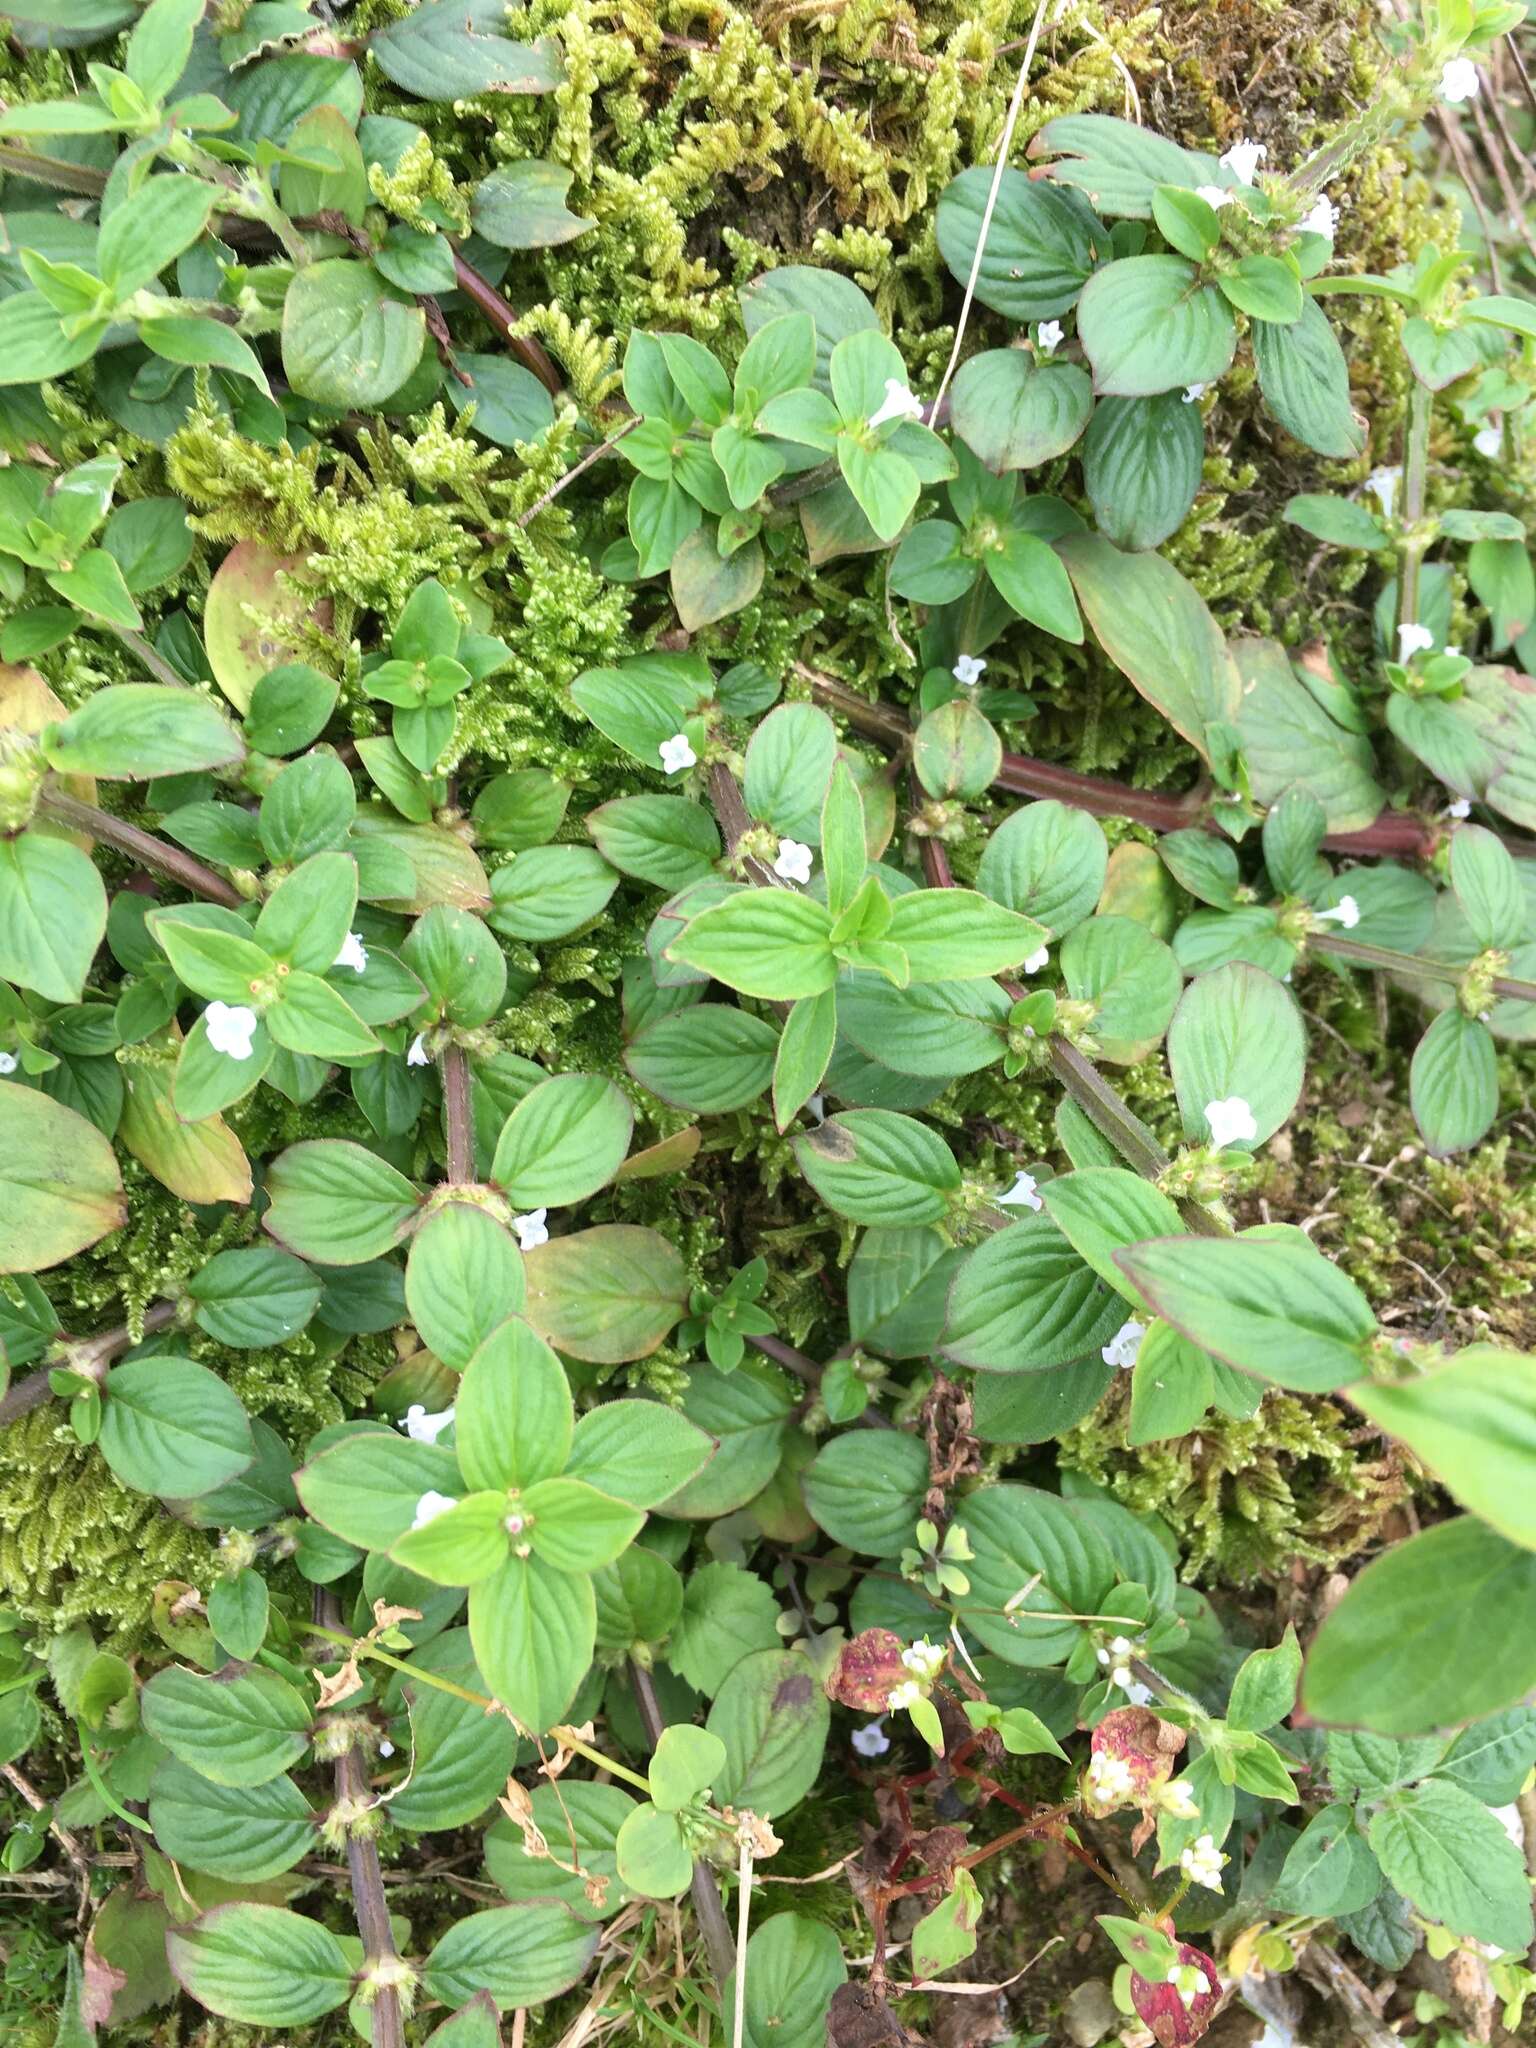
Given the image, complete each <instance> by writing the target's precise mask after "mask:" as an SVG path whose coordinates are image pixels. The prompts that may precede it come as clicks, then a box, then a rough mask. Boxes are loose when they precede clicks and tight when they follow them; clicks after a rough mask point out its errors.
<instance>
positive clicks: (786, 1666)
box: [707, 1650, 831, 1820]
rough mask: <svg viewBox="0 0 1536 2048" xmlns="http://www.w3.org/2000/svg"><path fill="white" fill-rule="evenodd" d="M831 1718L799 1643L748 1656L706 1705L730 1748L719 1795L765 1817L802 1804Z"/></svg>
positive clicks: (711, 1725) (718, 1785)
mask: <svg viewBox="0 0 1536 2048" xmlns="http://www.w3.org/2000/svg"><path fill="white" fill-rule="evenodd" d="M830 1721H831V1709H830V1708H829V1706H828V1704H827V1696H826V1694H825V1693H824V1692H823V1691H822V1689H821V1686H820V1684H819V1682H818V1681H817V1678H816V1673H815V1671H814V1669H813V1668H812V1665H811V1661H810V1659H809V1658H808V1657H807V1656H805V1655H804V1653H803V1652H802V1651H799V1650H760V1651H758V1652H756V1653H755V1654H754V1655H752V1656H750V1657H743V1658H742V1660H741V1662H740V1663H739V1664H738V1665H736V1667H735V1669H734V1670H732V1671H731V1672H730V1674H729V1675H728V1676H727V1678H726V1679H725V1682H724V1683H723V1684H722V1686H721V1687H720V1690H719V1692H718V1693H717V1694H716V1695H715V1700H714V1704H713V1705H712V1706H711V1708H710V1710H709V1721H708V1724H707V1725H708V1727H709V1731H710V1733H711V1734H712V1735H718V1736H719V1738H720V1740H721V1741H722V1742H723V1743H724V1744H725V1753H726V1760H725V1764H724V1767H723V1768H722V1769H721V1771H720V1772H719V1773H718V1775H717V1777H716V1779H715V1798H716V1800H717V1801H718V1802H719V1803H720V1804H721V1805H730V1806H736V1807H741V1808H744V1809H750V1811H752V1812H753V1813H757V1814H760V1815H761V1816H762V1817H763V1819H765V1820H772V1819H773V1818H774V1817H775V1815H777V1814H780V1813H787V1812H788V1811H789V1809H790V1808H791V1807H792V1806H798V1805H799V1803H800V1801H801V1800H802V1799H803V1798H804V1797H805V1796H806V1794H807V1793H808V1792H809V1791H810V1789H811V1787H812V1786H813V1785H814V1784H815V1782H816V1778H817V1774H818V1773H819V1772H820V1770H821V1758H822V1752H823V1750H824V1749H825V1747H826V1741H827V1728H828V1725H829V1723H830Z"/></svg>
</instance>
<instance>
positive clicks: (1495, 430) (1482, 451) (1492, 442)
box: [1472, 420, 1504, 462]
mask: <svg viewBox="0 0 1536 2048" xmlns="http://www.w3.org/2000/svg"><path fill="white" fill-rule="evenodd" d="M1472 446H1473V447H1474V448H1475V449H1476V450H1477V452H1478V454H1479V455H1483V456H1486V457H1487V459H1488V460H1489V461H1490V462H1493V461H1495V460H1497V458H1498V457H1499V456H1500V455H1501V454H1502V453H1503V450H1504V429H1503V428H1502V427H1499V426H1495V425H1494V423H1493V422H1492V421H1491V420H1490V421H1489V423H1488V425H1487V426H1486V427H1479V428H1478V430H1477V432H1476V433H1475V434H1474V435H1473V436H1472Z"/></svg>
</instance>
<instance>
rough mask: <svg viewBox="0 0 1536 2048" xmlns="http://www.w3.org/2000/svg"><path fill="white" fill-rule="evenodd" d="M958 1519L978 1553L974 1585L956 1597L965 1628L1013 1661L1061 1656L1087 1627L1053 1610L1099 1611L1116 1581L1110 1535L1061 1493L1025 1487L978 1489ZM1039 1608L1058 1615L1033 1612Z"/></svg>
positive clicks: (1039, 1662)
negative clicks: (1039, 1616) (1040, 1615)
mask: <svg viewBox="0 0 1536 2048" xmlns="http://www.w3.org/2000/svg"><path fill="white" fill-rule="evenodd" d="M958 1519H959V1521H960V1524H961V1526H962V1527H963V1528H964V1530H965V1532H966V1534H967V1536H969V1538H970V1541H971V1549H972V1551H973V1553H974V1555H973V1556H972V1557H971V1559H970V1560H969V1561H968V1562H967V1564H966V1567H965V1570H966V1576H967V1577H968V1578H969V1579H970V1582H971V1590H970V1592H969V1593H967V1594H964V1595H963V1596H962V1597H961V1598H960V1599H959V1601H957V1603H956V1605H957V1607H958V1610H959V1615H960V1621H961V1625H962V1627H963V1628H964V1629H965V1631H966V1633H967V1634H968V1635H971V1636H974V1637H976V1638H978V1639H979V1640H980V1641H981V1642H982V1643H983V1644H985V1646H986V1647H987V1648H988V1649H989V1650H991V1651H993V1652H994V1653H995V1654H996V1655H997V1656H999V1657H1001V1658H1003V1659H1004V1660H1005V1661H1006V1662H1007V1663H1009V1664H1021V1665H1024V1666H1025V1667H1026V1668H1031V1669H1039V1668H1042V1667H1044V1666H1048V1665H1051V1664H1060V1663H1063V1662H1064V1661H1065V1660H1066V1658H1067V1657H1069V1656H1070V1655H1071V1654H1072V1651H1073V1650H1074V1648H1075V1647H1076V1646H1077V1644H1078V1642H1079V1641H1080V1640H1081V1636H1082V1631H1081V1629H1080V1627H1079V1625H1078V1623H1076V1622H1073V1621H1062V1620H1059V1619H1055V1618H1054V1617H1056V1616H1059V1615H1061V1614H1093V1613H1096V1612H1097V1611H1098V1608H1099V1604H1100V1602H1101V1601H1102V1600H1103V1599H1104V1597H1105V1595H1106V1594H1107V1593H1108V1592H1109V1589H1110V1587H1111V1586H1112V1585H1113V1584H1114V1580H1115V1561H1114V1557H1113V1555H1112V1553H1111V1551H1110V1549H1109V1545H1108V1543H1107V1542H1106V1541H1105V1539H1104V1537H1103V1536H1102V1535H1101V1534H1100V1533H1099V1531H1098V1529H1097V1528H1096V1527H1095V1526H1094V1524H1093V1523H1092V1522H1091V1521H1089V1520H1087V1519H1086V1518H1084V1517H1082V1516H1079V1515H1077V1514H1074V1512H1073V1510H1072V1508H1071V1507H1070V1506H1069V1505H1068V1503H1067V1502H1066V1501H1064V1500H1062V1499H1060V1498H1059V1496H1057V1495H1056V1494H1051V1493H1041V1492H1037V1491H1036V1490H1035V1489H1034V1488H1033V1487H1027V1486H1006V1485H1005V1486H993V1487H990V1488H988V1489H986V1490H985V1491H984V1492H980V1493H973V1494H971V1495H969V1496H968V1497H967V1499H966V1501H965V1503H964V1506H963V1508H962V1510H961V1513H960V1516H959V1517H958ZM1005 1609H1006V1610H1007V1611H1006V1612H1005ZM1040 1612H1043V1613H1044V1614H1046V1615H1048V1616H1051V1617H1053V1618H1050V1619H1041V1620H1034V1619H1032V1618H1031V1616H1032V1615H1033V1614H1035V1613H1040Z"/></svg>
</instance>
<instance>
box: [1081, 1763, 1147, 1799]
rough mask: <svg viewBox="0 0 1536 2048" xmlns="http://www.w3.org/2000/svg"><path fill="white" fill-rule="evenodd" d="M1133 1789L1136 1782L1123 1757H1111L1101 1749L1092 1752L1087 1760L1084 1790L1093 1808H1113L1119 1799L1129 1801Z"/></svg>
mask: <svg viewBox="0 0 1536 2048" xmlns="http://www.w3.org/2000/svg"><path fill="white" fill-rule="evenodd" d="M1135 1789H1136V1780H1135V1778H1134V1777H1133V1775H1132V1773H1131V1767H1130V1765H1129V1764H1128V1763H1127V1762H1126V1761H1125V1758H1124V1757H1122V1756H1111V1755H1110V1754H1109V1752H1108V1751H1107V1750H1103V1749H1096V1750H1095V1751H1094V1753H1093V1755H1092V1756H1091V1757H1090V1758H1089V1759H1088V1770H1087V1774H1086V1777H1085V1779H1084V1790H1085V1791H1086V1792H1087V1794H1088V1797H1089V1799H1090V1800H1091V1801H1092V1802H1093V1804H1094V1805H1095V1806H1113V1805H1114V1804H1115V1802H1116V1801H1117V1800H1119V1799H1129V1798H1130V1797H1131V1794H1132V1793H1133V1792H1134V1791H1135Z"/></svg>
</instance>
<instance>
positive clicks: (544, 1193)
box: [491, 1074, 634, 1209]
mask: <svg viewBox="0 0 1536 2048" xmlns="http://www.w3.org/2000/svg"><path fill="white" fill-rule="evenodd" d="M633 1129H634V1111H633V1110H632V1109H631V1108H630V1106H629V1102H628V1100H627V1099H626V1097H625V1096H623V1095H622V1094H621V1093H620V1092H619V1090H618V1089H617V1088H615V1086H614V1085H613V1083H612V1082H611V1081H604V1080H603V1079H601V1078H600V1077H599V1076H597V1075H595V1074H558V1075H556V1076H555V1077H554V1078H553V1079H552V1080H548V1081H541V1082H540V1084H539V1085H538V1087H537V1088H534V1089H533V1090H532V1091H531V1092H530V1093H529V1094H527V1095H525V1096H524V1098H523V1100H522V1101H521V1102H520V1103H519V1104H518V1105H517V1107H516V1109H514V1110H513V1112H512V1114H511V1115H510V1116H509V1117H508V1118H507V1121H506V1123H505V1125H504V1126H503V1128H502V1133H501V1136H500V1138H499V1139H498V1140H497V1143H496V1156H495V1158H494V1160H493V1161H492V1165H491V1178H492V1180H493V1181H495V1183H496V1184H497V1186H498V1187H500V1188H501V1189H503V1190H504V1192H505V1193H506V1196H507V1199H508V1200H509V1201H510V1202H512V1203H514V1204H515V1205H516V1207H518V1208H519V1209H539V1208H549V1209H553V1208H563V1207H565V1206H566V1205H567V1204H569V1203H572V1202H580V1201H584V1200H585V1199H586V1197H587V1196H588V1195H591V1194H595V1193H596V1191H597V1190H598V1189H599V1188H600V1187H604V1186H606V1185H607V1183H608V1182H609V1181H610V1180H612V1178H613V1176H614V1174H615V1173H616V1172H617V1171H618V1169H619V1167H620V1165H621V1164H622V1163H623V1159H624V1155H625V1153H626V1152H627V1151H628V1150H629V1139H630V1133H631V1131H632V1130H633Z"/></svg>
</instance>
